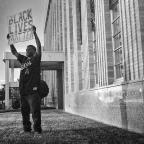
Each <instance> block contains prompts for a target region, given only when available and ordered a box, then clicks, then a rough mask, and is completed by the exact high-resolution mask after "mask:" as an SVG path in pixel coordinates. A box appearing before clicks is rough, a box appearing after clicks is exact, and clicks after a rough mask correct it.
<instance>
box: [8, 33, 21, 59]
mask: <svg viewBox="0 0 144 144" xmlns="http://www.w3.org/2000/svg"><path fill="white" fill-rule="evenodd" d="M7 39H8V40H9V39H10V35H9V34H8V35H7ZM10 49H11V52H12V54H13V55H15V56H16V57H17V58H18V55H19V53H18V52H17V50H16V48H15V46H14V45H13V44H10Z"/></svg>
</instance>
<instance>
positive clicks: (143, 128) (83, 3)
mask: <svg viewBox="0 0 144 144" xmlns="http://www.w3.org/2000/svg"><path fill="white" fill-rule="evenodd" d="M143 7H144V2H143V0H126V1H123V0H109V1H108V0H49V6H48V11H47V19H46V24H45V46H44V49H45V51H64V52H65V62H64V76H63V78H64V108H65V110H66V111H68V112H71V113H76V114H79V115H82V116H86V117H89V118H93V119H95V120H98V121H101V122H104V123H107V124H112V125H115V126H119V127H123V128H126V129H129V130H132V131H136V132H144V112H143V108H144V107H143V102H144V97H143V95H144V94H143V91H144V90H143V73H144V68H143V64H144V60H143V59H144V55H143V53H144V50H143V46H144V44H143V42H144V40H143V39H144V35H143V32H144V29H143V25H144V24H143V23H144V17H143V13H144V8H143ZM48 76H49V75H48Z"/></svg>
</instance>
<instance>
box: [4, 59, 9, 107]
mask: <svg viewBox="0 0 144 144" xmlns="http://www.w3.org/2000/svg"><path fill="white" fill-rule="evenodd" d="M8 108H9V60H5V109H8Z"/></svg>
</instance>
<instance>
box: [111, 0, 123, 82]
mask: <svg viewBox="0 0 144 144" xmlns="http://www.w3.org/2000/svg"><path fill="white" fill-rule="evenodd" d="M110 7H111V10H112V31H113V33H112V38H113V47H114V48H113V50H114V57H115V59H114V69H115V77H116V79H118V78H121V77H122V71H123V65H122V60H123V57H122V38H121V24H120V12H119V1H118V0H113V1H112V2H111V6H110Z"/></svg>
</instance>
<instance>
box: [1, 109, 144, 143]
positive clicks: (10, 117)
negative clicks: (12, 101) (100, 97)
mask: <svg viewBox="0 0 144 144" xmlns="http://www.w3.org/2000/svg"><path fill="white" fill-rule="evenodd" d="M42 128H43V134H42V136H41V137H34V134H33V132H32V133H31V134H21V132H22V124H21V114H20V113H19V112H8V113H1V114H0V144H143V143H144V136H143V135H140V134H136V133H132V132H128V131H126V130H123V129H119V128H116V127H112V126H108V125H105V124H102V123H99V122H96V121H93V120H90V119H87V118H83V117H80V116H75V115H72V114H68V113H64V112H62V111H57V110H43V111H42Z"/></svg>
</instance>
